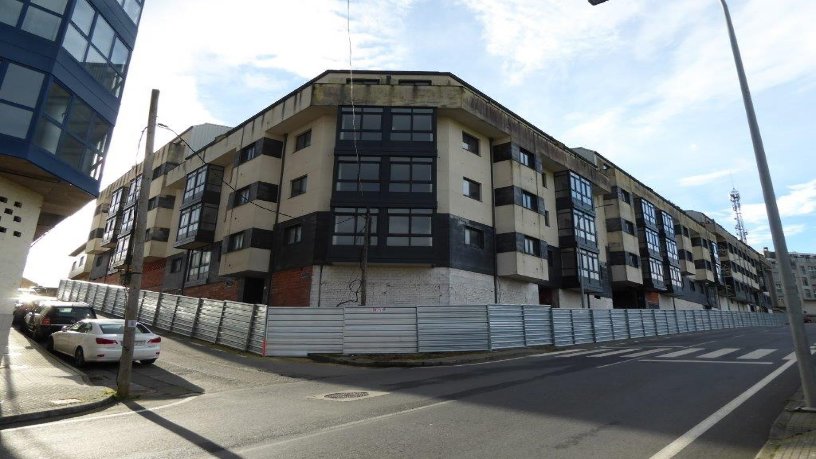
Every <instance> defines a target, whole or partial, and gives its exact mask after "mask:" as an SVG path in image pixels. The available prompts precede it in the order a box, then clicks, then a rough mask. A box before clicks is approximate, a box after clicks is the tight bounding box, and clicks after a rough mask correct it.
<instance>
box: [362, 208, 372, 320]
mask: <svg viewBox="0 0 816 459" xmlns="http://www.w3.org/2000/svg"><path fill="white" fill-rule="evenodd" d="M370 241H371V209H370V208H368V207H366V213H365V236H363V266H362V269H361V270H362V274H361V275H360V306H365V305H366V299H367V298H366V297H367V293H368V246H369V243H370Z"/></svg>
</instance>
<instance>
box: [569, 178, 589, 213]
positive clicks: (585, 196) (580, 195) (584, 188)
mask: <svg viewBox="0 0 816 459" xmlns="http://www.w3.org/2000/svg"><path fill="white" fill-rule="evenodd" d="M570 193H571V194H572V199H573V200H574V201H575V202H578V203H582V204H584V205H586V206H589V207H592V205H593V204H592V184H591V183H589V180H587V179H585V178H583V177H581V176H580V175H578V174H576V173H575V172H570Z"/></svg>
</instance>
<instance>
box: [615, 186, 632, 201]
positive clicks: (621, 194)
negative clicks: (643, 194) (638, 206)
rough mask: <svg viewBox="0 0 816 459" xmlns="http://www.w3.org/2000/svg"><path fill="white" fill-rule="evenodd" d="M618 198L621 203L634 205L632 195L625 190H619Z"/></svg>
mask: <svg viewBox="0 0 816 459" xmlns="http://www.w3.org/2000/svg"><path fill="white" fill-rule="evenodd" d="M618 197H619V198H620V200H621V201H623V202H625V203H626V204H630V205H631V204H632V195H631V194H629V192H628V191H626V190H624V189H623V188H618Z"/></svg>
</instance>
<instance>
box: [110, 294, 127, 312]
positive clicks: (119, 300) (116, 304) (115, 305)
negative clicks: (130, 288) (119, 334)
mask: <svg viewBox="0 0 816 459" xmlns="http://www.w3.org/2000/svg"><path fill="white" fill-rule="evenodd" d="M126 305H127V289H124V288H118V289H116V297H114V300H113V301H112V302H111V304H110V308H111V309H110V312H109V314H110V315H112V316H114V317H119V318H122V317H125V306H126Z"/></svg>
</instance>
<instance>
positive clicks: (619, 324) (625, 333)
mask: <svg viewBox="0 0 816 459" xmlns="http://www.w3.org/2000/svg"><path fill="white" fill-rule="evenodd" d="M610 315H611V317H612V332H613V339H616V340H618V339H627V338H629V322H628V321H627V319H626V310H625V309H613V310H611V311H610Z"/></svg>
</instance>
